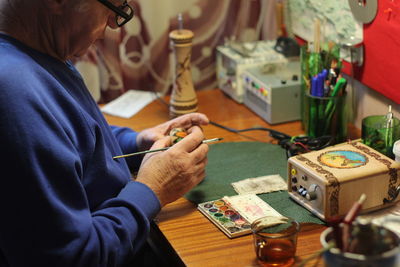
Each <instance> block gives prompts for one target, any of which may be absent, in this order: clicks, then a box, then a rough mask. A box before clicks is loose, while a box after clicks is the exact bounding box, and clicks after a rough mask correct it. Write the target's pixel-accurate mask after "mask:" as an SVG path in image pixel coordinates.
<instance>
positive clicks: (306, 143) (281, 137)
mask: <svg viewBox="0 0 400 267" xmlns="http://www.w3.org/2000/svg"><path fill="white" fill-rule="evenodd" d="M210 124H212V125H214V126H217V127H220V128H222V129H225V130H227V131H229V132H233V133H241V132H248V131H257V130H258V131H267V132H269V135H270V136H271V137H273V138H274V139H276V140H278V144H279V145H280V146H281V147H282V148H284V149H285V150H286V156H287V158H290V157H292V156H295V155H298V154H303V153H306V152H309V151H311V150H320V149H322V148H325V147H328V146H330V145H333V143H334V139H333V138H332V136H328V135H326V136H321V137H314V138H313V137H309V136H293V137H292V136H290V135H287V134H285V133H282V132H279V131H277V130H274V129H271V128H265V127H252V128H246V129H240V130H237V129H233V128H230V127H227V126H223V125H221V124H219V123H216V122H213V121H210Z"/></svg>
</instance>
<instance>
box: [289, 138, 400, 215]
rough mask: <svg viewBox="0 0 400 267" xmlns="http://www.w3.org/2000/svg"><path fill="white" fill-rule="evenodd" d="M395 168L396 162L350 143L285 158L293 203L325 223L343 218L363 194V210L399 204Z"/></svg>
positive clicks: (397, 179) (397, 168) (398, 180)
mask: <svg viewBox="0 0 400 267" xmlns="http://www.w3.org/2000/svg"><path fill="white" fill-rule="evenodd" d="M399 169H400V163H399V162H395V161H394V160H392V159H390V158H388V157H386V156H385V155H383V154H381V153H379V152H377V151H376V150H374V149H372V148H370V147H368V146H366V145H364V144H362V143H361V142H358V141H352V142H349V143H343V144H339V145H336V146H331V147H328V148H325V149H323V150H319V151H313V152H309V153H305V154H302V155H297V156H294V157H291V158H289V160H288V191H289V195H290V197H291V198H293V199H294V200H295V201H296V202H298V203H300V204H301V205H303V206H304V207H306V208H307V209H308V210H310V211H311V212H312V213H314V214H315V215H316V216H318V217H319V218H321V219H322V220H327V219H329V218H331V217H335V216H342V215H345V214H346V213H347V211H348V210H349V209H350V208H351V206H352V205H353V203H354V202H356V201H357V200H358V199H359V198H360V196H361V194H363V193H365V194H366V196H367V198H366V200H365V202H364V203H363V211H369V210H375V209H380V208H384V207H388V206H390V205H392V204H394V203H395V202H397V201H399V200H400V197H399V191H400V178H399Z"/></svg>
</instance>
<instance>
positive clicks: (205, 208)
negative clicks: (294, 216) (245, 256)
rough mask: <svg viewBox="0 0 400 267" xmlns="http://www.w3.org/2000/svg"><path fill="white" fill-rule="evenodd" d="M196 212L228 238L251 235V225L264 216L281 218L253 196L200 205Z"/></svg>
mask: <svg viewBox="0 0 400 267" xmlns="http://www.w3.org/2000/svg"><path fill="white" fill-rule="evenodd" d="M197 208H198V210H199V211H200V212H201V213H202V214H203V215H204V216H205V217H207V218H208V219H209V220H210V221H211V222H212V223H213V224H215V225H216V226H217V227H218V228H219V229H220V230H221V231H222V232H224V233H225V234H226V235H227V236H228V237H229V238H234V237H238V236H243V235H246V234H250V233H251V223H252V222H253V221H255V220H256V219H258V218H261V217H264V216H278V217H279V216H281V215H280V214H279V213H278V212H277V211H276V210H274V209H273V208H272V207H271V206H270V205H268V204H267V203H266V202H264V201H263V200H262V199H261V198H259V197H258V196H256V195H254V194H249V195H237V196H232V197H226V196H225V197H223V198H221V199H217V200H214V201H208V202H204V203H200V204H199V205H198V206H197Z"/></svg>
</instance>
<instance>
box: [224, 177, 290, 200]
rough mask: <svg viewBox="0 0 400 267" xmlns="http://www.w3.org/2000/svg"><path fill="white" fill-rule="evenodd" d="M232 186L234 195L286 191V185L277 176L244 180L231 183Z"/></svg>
mask: <svg viewBox="0 0 400 267" xmlns="http://www.w3.org/2000/svg"><path fill="white" fill-rule="evenodd" d="M232 186H233V189H235V191H236V193H238V194H240V195H242V194H264V193H269V192H274V191H280V190H287V183H286V182H285V180H283V178H282V177H281V176H280V175H279V174H275V175H268V176H260V177H255V178H248V179H244V180H241V181H238V182H234V183H232Z"/></svg>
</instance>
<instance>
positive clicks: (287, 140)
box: [154, 92, 335, 158]
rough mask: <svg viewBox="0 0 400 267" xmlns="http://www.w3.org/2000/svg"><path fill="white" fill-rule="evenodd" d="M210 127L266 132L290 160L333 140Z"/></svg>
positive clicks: (238, 131)
mask: <svg viewBox="0 0 400 267" xmlns="http://www.w3.org/2000/svg"><path fill="white" fill-rule="evenodd" d="M154 93H155V95H156V98H157V99H158V100H159V101H160V102H161V103H162V104H164V105H165V106H167V107H168V106H169V104H168V103H167V102H166V101H165V100H164V99H163V98H162V97H160V96H159V95H158V94H157V93H156V92H154ZM210 124H211V125H214V126H216V127H219V128H222V129H224V130H227V131H229V132H233V133H237V134H239V133H242V132H249V131H266V132H269V135H270V136H271V137H272V138H274V139H276V140H277V141H278V145H280V146H281V147H282V148H283V149H285V150H286V156H287V158H290V157H292V156H296V155H299V154H303V153H307V152H310V151H312V150H320V149H323V148H325V147H328V146H330V145H333V144H334V143H335V142H334V138H332V136H329V135H326V136H321V137H310V136H290V135H288V134H285V133H282V132H280V131H277V130H274V129H271V128H266V127H251V128H245V129H239V130H238V129H234V128H230V127H227V126H224V125H221V124H219V123H216V122H214V121H210Z"/></svg>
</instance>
